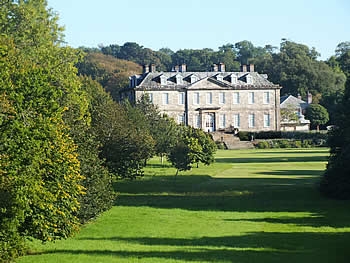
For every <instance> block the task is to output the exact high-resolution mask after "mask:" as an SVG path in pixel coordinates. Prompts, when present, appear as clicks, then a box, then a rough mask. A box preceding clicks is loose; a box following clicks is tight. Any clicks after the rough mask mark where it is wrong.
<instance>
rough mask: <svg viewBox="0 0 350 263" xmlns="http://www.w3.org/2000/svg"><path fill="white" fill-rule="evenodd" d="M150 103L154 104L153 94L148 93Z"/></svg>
mask: <svg viewBox="0 0 350 263" xmlns="http://www.w3.org/2000/svg"><path fill="white" fill-rule="evenodd" d="M147 95H148V99H149V102H150V103H153V93H147Z"/></svg>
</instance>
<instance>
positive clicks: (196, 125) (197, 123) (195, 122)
mask: <svg viewBox="0 0 350 263" xmlns="http://www.w3.org/2000/svg"><path fill="white" fill-rule="evenodd" d="M200 125H201V119H200V115H199V114H195V115H194V116H193V127H194V128H200Z"/></svg>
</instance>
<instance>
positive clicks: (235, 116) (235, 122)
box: [233, 113, 241, 128]
mask: <svg viewBox="0 0 350 263" xmlns="http://www.w3.org/2000/svg"><path fill="white" fill-rule="evenodd" d="M240 126H241V118H240V116H239V113H237V114H233V127H234V128H239V127H240Z"/></svg>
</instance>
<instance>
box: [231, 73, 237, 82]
mask: <svg viewBox="0 0 350 263" xmlns="http://www.w3.org/2000/svg"><path fill="white" fill-rule="evenodd" d="M230 79H231V84H237V75H235V74H231V76H230Z"/></svg>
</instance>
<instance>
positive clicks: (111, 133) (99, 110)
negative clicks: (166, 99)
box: [90, 85, 154, 179]
mask: <svg viewBox="0 0 350 263" xmlns="http://www.w3.org/2000/svg"><path fill="white" fill-rule="evenodd" d="M90 96H91V97H92V99H91V104H92V109H93V110H92V113H91V116H92V129H93V131H94V134H95V135H96V137H97V138H98V140H99V142H100V150H101V153H100V156H101V157H102V158H103V159H105V160H106V165H107V167H108V169H109V171H110V172H112V173H115V174H116V176H117V177H119V178H130V179H133V178H135V177H137V176H142V175H143V171H142V168H143V167H144V166H145V164H146V163H145V162H146V160H147V159H149V158H150V157H151V156H152V155H153V153H154V140H153V138H152V136H151V135H150V133H149V131H148V129H143V127H145V125H146V122H145V121H144V120H143V114H142V113H141V112H140V111H139V110H138V109H136V108H134V107H133V106H132V105H130V104H124V105H121V104H118V103H116V102H115V101H113V100H112V98H111V97H110V96H109V95H108V94H107V93H105V92H104V90H103V88H102V87H101V86H99V85H96V89H95V90H94V91H93V93H91V94H90ZM139 121H142V123H138V122H139Z"/></svg>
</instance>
